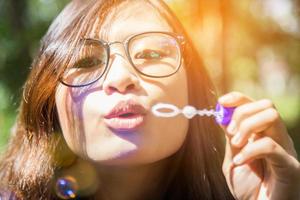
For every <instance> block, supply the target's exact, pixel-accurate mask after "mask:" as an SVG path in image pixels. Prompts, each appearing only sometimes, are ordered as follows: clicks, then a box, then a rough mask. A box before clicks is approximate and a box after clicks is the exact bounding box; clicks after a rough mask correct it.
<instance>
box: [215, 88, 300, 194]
mask: <svg viewBox="0 0 300 200" xmlns="http://www.w3.org/2000/svg"><path fill="white" fill-rule="evenodd" d="M219 102H220V103H221V104H222V105H223V106H227V107H236V109H235V111H234V114H233V117H232V121H231V123H230V124H229V126H228V127H224V130H225V132H226V153H225V158H224V163H223V172H224V175H225V177H226V180H227V183H228V185H229V188H230V190H231V192H232V193H233V194H234V195H235V197H236V198H237V199H239V200H243V199H245V200H246V199H247V200H252V199H253V200H254V199H255V200H266V199H268V200H269V199H270V200H280V199H290V200H298V199H300V191H299V187H300V163H299V162H298V160H297V154H296V151H295V149H294V145H293V142H292V140H291V138H290V136H289V135H288V133H287V130H286V128H285V126H284V124H283V121H282V120H281V118H280V115H279V113H278V111H277V110H276V108H275V106H274V105H273V103H272V101H270V100H268V99H263V100H258V101H254V100H253V99H251V98H249V97H247V96H245V95H244V94H242V93H239V92H231V93H228V94H226V95H224V96H222V97H221V98H220V99H219Z"/></svg>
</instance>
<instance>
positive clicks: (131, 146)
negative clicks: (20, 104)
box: [56, 1, 188, 165]
mask: <svg viewBox="0 0 300 200" xmlns="http://www.w3.org/2000/svg"><path fill="white" fill-rule="evenodd" d="M134 2H135V3H133V4H132V3H130V4H128V3H126V4H124V5H123V4H122V5H120V6H119V7H118V8H116V9H117V10H116V13H118V14H117V16H116V18H114V19H113V20H112V18H110V17H111V16H108V17H107V18H106V20H105V21H104V24H103V26H102V27H103V28H102V31H103V29H105V30H104V31H103V32H106V33H108V36H107V37H106V38H102V39H105V40H106V41H108V42H112V41H124V40H125V38H128V37H129V36H131V35H134V34H137V33H142V32H147V31H165V32H172V29H171V28H170V27H169V25H168V24H167V23H166V22H165V20H164V19H163V18H162V17H161V16H160V15H159V14H158V13H157V11H155V10H154V9H153V8H152V7H151V6H150V5H148V4H145V3H144V2H143V1H134ZM145 11H146V12H145ZM99 35H101V34H100V33H99ZM120 102H122V103H121V104H119V103H120ZM158 102H165V103H172V104H175V105H177V106H178V107H183V106H184V105H186V104H187V103H188V94H187V77H186V71H185V66H184V64H183V63H182V65H181V67H180V69H179V71H178V72H177V73H175V74H174V75H172V76H169V77H165V78H150V77H146V76H143V75H141V74H139V73H138V72H137V71H136V70H135V69H134V68H133V67H132V65H131V64H130V63H129V61H128V58H127V56H126V54H125V51H124V48H123V46H122V45H120V44H118V43H116V44H113V45H111V52H110V61H109V68H108V71H106V73H105V75H104V76H102V78H101V79H100V80H99V81H98V82H96V83H94V84H93V85H90V86H87V87H81V88H71V87H67V86H65V85H62V84H59V86H58V88H57V91H56V105H57V111H58V115H59V120H60V125H61V128H62V131H63V136H64V138H65V140H66V142H67V144H68V146H69V147H70V148H71V150H72V151H74V152H75V153H76V154H77V155H79V156H81V157H84V158H88V159H90V160H93V161H95V162H97V163H100V164H109V165H112V164H113V165H136V164H147V163H152V162H155V161H159V160H161V159H164V158H166V157H168V156H170V155H172V154H174V153H175V152H176V151H177V150H178V149H179V148H180V147H181V146H182V144H183V142H184V140H185V137H186V134H187V130H188V120H187V119H185V118H184V117H182V116H177V117H174V118H158V117H155V116H154V115H153V114H152V113H151V106H153V105H154V104H155V103H158ZM127 104H130V105H131V106H127ZM136 104H139V105H140V106H142V107H144V109H145V110H144V111H141V109H140V108H141V107H140V106H137V105H136ZM116 105H121V106H124V107H125V108H124V109H123V111H126V112H133V113H134V112H136V113H135V114H134V115H131V116H130V115H129V116H128V115H127V116H126V115H125V116H120V113H117V114H116V115H118V116H114V115H109V113H110V112H111V110H112V109H113V108H114V107H115V106H116ZM128 108H129V110H126V109H128ZM130 109H132V110H130ZM121 110H122V109H121ZM142 110H143V109H142ZM142 113H143V114H142ZM118 117H122V118H123V119H120V118H118ZM118 120H121V122H120V121H118ZM130 120H131V121H130ZM124 127H125V128H124ZM125 130H126V131H125Z"/></svg>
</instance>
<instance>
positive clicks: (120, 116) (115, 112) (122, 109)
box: [104, 100, 147, 132]
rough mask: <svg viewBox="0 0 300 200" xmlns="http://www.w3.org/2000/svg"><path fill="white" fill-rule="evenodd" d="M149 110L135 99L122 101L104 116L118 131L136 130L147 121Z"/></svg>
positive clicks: (108, 124)
mask: <svg viewBox="0 0 300 200" xmlns="http://www.w3.org/2000/svg"><path fill="white" fill-rule="evenodd" d="M146 112H147V110H146V109H145V108H144V107H143V106H142V105H141V104H139V103H138V102H136V101H134V100H127V101H120V102H119V103H117V105H116V106H114V108H113V109H112V110H111V111H110V112H109V113H108V114H106V115H105V116H104V123H105V124H106V125H107V126H108V127H109V128H111V129H114V130H116V131H126V132H131V131H135V130H136V129H137V128H138V127H140V126H141V125H142V124H143V122H144V121H145V115H146Z"/></svg>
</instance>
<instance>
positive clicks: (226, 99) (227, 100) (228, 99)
mask: <svg viewBox="0 0 300 200" xmlns="http://www.w3.org/2000/svg"><path fill="white" fill-rule="evenodd" d="M251 101H253V100H252V99H251V98H250V97H248V96H246V95H244V94H242V93H240V92H230V93H227V94H225V95H223V96H221V97H220V98H219V99H218V102H219V103H220V104H221V105H222V106H224V107H237V106H240V105H242V104H245V103H249V102H251Z"/></svg>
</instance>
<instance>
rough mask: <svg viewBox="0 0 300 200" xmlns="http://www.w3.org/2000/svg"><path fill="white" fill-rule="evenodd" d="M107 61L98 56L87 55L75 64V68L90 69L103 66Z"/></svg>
mask: <svg viewBox="0 0 300 200" xmlns="http://www.w3.org/2000/svg"><path fill="white" fill-rule="evenodd" d="M104 64H105V61H104V60H103V59H99V58H96V57H87V58H82V59H80V60H78V61H77V62H76V63H75V64H74V65H73V68H79V69H88V68H92V67H96V66H99V65H100V66H103V65H104Z"/></svg>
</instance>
